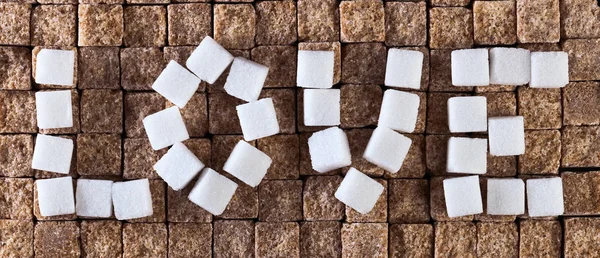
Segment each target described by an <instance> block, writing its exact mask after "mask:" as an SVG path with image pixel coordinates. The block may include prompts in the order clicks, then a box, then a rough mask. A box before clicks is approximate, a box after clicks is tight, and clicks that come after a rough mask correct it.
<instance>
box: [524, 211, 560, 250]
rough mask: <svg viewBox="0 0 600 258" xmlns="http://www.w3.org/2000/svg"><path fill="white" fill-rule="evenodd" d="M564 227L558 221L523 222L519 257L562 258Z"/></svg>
mask: <svg viewBox="0 0 600 258" xmlns="http://www.w3.org/2000/svg"><path fill="white" fill-rule="evenodd" d="M561 239H562V227H561V225H560V222H559V221H556V220H521V221H520V223H519V257H560V256H561V242H562V240H561Z"/></svg>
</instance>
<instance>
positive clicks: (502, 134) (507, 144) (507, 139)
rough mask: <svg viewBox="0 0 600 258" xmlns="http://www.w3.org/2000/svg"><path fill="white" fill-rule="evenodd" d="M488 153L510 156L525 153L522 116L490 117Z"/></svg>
mask: <svg viewBox="0 0 600 258" xmlns="http://www.w3.org/2000/svg"><path fill="white" fill-rule="evenodd" d="M488 124H489V129H488V138H489V142H490V154H492V155H494V156H511V155H521V154H523V153H525V127H524V121H523V117H522V116H504V117H490V119H489V121H488Z"/></svg>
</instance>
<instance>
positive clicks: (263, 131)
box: [235, 98, 279, 141]
mask: <svg viewBox="0 0 600 258" xmlns="http://www.w3.org/2000/svg"><path fill="white" fill-rule="evenodd" d="M235 109H236V110H237V115H238V118H239V119H240V125H241V127H242V133H243V134H244V140H246V141H253V140H256V139H260V138H264V137H267V136H271V135H275V134H278V133H279V123H278V122H277V114H276V113H275V106H274V105H273V99H271V98H266V99H261V100H259V101H254V102H250V103H246V104H242V105H239V106H237V107H235Z"/></svg>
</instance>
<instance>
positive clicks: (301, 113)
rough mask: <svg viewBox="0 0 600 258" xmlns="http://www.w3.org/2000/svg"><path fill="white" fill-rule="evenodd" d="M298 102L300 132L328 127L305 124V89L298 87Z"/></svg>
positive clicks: (297, 111)
mask: <svg viewBox="0 0 600 258" xmlns="http://www.w3.org/2000/svg"><path fill="white" fill-rule="evenodd" d="M340 97H341V96H340ZM296 103H297V109H296V120H297V124H298V131H299V132H316V131H320V130H324V129H327V128H328V127H327V126H308V125H304V89H298V91H297V93H296ZM307 138H308V137H307ZM307 148H308V146H307ZM307 151H308V150H307ZM307 154H308V152H307ZM309 161H310V160H309Z"/></svg>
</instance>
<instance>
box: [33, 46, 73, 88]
mask: <svg viewBox="0 0 600 258" xmlns="http://www.w3.org/2000/svg"><path fill="white" fill-rule="evenodd" d="M74 74H75V51H73V50H58V49H42V50H40V52H38V54H37V57H36V62H35V82H36V83H37V84H51V85H61V86H72V85H73V84H74V82H73V78H74Z"/></svg>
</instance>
